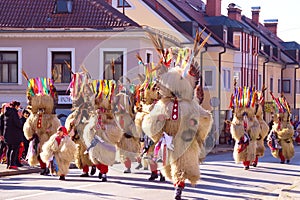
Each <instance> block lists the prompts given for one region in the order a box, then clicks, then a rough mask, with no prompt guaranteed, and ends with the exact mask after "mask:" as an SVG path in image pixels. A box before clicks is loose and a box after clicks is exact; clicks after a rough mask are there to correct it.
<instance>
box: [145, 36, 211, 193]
mask: <svg viewBox="0 0 300 200" xmlns="http://www.w3.org/2000/svg"><path fill="white" fill-rule="evenodd" d="M201 36H202V33H198V32H197V33H196V37H195V40H194V48H193V49H189V48H178V47H174V48H167V49H166V48H164V47H163V42H162V41H161V39H160V38H159V37H155V36H153V35H150V38H151V40H152V42H153V44H154V46H155V48H156V50H157V51H158V53H159V54H160V55H161V62H160V63H159V65H158V66H157V76H158V80H157V86H158V88H159V93H160V95H161V99H159V100H158V102H157V103H156V104H155V105H154V106H153V109H152V110H151V111H150V113H149V114H147V115H146V116H145V117H144V119H143V121H142V129H143V132H144V133H145V134H147V135H148V136H149V137H150V138H151V139H152V140H153V141H154V142H157V141H159V140H160V139H161V138H162V137H163V136H167V138H168V139H167V142H166V143H165V145H164V147H163V149H167V150H166V152H165V157H166V161H165V162H164V163H163V164H164V165H163V168H162V170H161V171H162V173H163V174H164V175H165V176H166V177H167V178H169V179H171V180H172V182H173V184H174V186H175V199H181V194H182V191H183V189H184V186H185V180H186V179H188V180H189V181H190V182H191V184H192V185H195V184H196V183H197V181H198V180H199V178H200V170H199V164H200V159H201V158H200V156H201V151H202V150H204V147H203V146H204V141H205V139H206V137H207V135H208V133H209V131H210V129H211V126H212V121H213V120H212V115H211V113H210V112H208V111H206V110H204V109H203V108H202V107H201V105H200V104H199V102H200V100H199V99H197V98H198V95H194V94H195V92H194V90H195V89H196V85H197V81H198V80H199V78H200V73H199V67H198V63H197V62H196V61H195V58H196V56H197V55H198V54H199V52H200V49H201V48H202V47H203V46H204V45H205V43H206V41H207V40H208V38H209V36H207V37H206V38H205V39H204V41H203V42H202V43H201V42H200V41H201V39H202V37H201ZM200 124H201V126H200ZM202 128H203V129H202ZM165 138H166V137H165Z"/></svg>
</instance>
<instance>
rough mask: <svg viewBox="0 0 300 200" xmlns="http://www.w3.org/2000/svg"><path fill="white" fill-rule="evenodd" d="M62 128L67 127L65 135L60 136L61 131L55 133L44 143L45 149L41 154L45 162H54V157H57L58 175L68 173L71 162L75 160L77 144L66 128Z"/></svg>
mask: <svg viewBox="0 0 300 200" xmlns="http://www.w3.org/2000/svg"><path fill="white" fill-rule="evenodd" d="M62 128H64V129H65V131H64V133H63V135H62V136H59V133H56V134H53V135H52V136H51V137H50V138H49V140H48V141H47V142H45V144H44V145H43V148H42V149H43V151H42V153H41V154H40V156H41V159H42V160H43V161H44V162H45V163H49V162H53V159H55V162H56V163H57V168H58V170H57V169H56V170H57V171H56V174H57V175H58V176H65V175H66V174H68V172H69V166H70V162H71V161H73V159H74V151H75V150H76V145H75V143H74V142H73V141H72V140H71V138H70V137H69V136H68V132H67V130H66V128H65V127H59V128H58V131H59V130H60V129H62Z"/></svg>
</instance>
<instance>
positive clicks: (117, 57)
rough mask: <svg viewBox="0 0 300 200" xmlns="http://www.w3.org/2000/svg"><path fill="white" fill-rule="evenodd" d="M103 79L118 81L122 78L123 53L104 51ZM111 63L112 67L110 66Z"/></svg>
mask: <svg viewBox="0 0 300 200" xmlns="http://www.w3.org/2000/svg"><path fill="white" fill-rule="evenodd" d="M103 56H104V77H103V78H104V79H113V80H119V79H120V78H121V77H122V76H123V60H124V59H123V51H105V52H103ZM112 62H113V63H114V65H112Z"/></svg>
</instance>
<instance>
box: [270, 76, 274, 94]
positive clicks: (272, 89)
mask: <svg viewBox="0 0 300 200" xmlns="http://www.w3.org/2000/svg"><path fill="white" fill-rule="evenodd" d="M270 92H274V79H273V77H270Z"/></svg>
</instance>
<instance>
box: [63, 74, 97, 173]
mask: <svg viewBox="0 0 300 200" xmlns="http://www.w3.org/2000/svg"><path fill="white" fill-rule="evenodd" d="M89 79H90V77H89V74H88V73H86V72H77V73H74V74H73V76H72V81H71V83H70V87H69V89H70V91H71V92H70V93H71V98H72V102H73V111H72V113H71V114H70V115H69V116H68V117H67V119H66V122H65V127H66V128H67V130H68V132H69V134H72V137H71V138H72V140H73V141H74V142H75V144H76V151H75V156H74V157H75V165H76V166H77V167H78V168H79V169H83V168H84V167H86V166H92V165H93V163H92V161H91V160H90V158H89V155H88V154H86V153H85V152H86V150H87V147H86V145H85V143H84V141H83V129H84V127H85V125H86V123H83V121H84V119H86V118H87V117H85V115H87V114H88V113H87V111H86V109H85V107H84V106H83V105H85V104H84V102H85V101H87V96H88V95H89V94H84V91H89V90H87V89H85V88H84V87H90V85H89ZM90 95H93V93H90ZM85 98H86V99H85Z"/></svg>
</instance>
